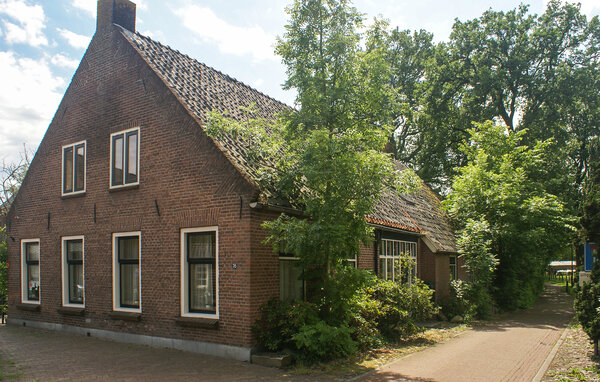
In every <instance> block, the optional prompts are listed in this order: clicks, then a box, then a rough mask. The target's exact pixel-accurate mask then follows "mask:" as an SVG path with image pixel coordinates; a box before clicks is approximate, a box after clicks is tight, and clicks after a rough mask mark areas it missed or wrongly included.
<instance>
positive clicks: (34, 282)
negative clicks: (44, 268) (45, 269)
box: [27, 264, 40, 301]
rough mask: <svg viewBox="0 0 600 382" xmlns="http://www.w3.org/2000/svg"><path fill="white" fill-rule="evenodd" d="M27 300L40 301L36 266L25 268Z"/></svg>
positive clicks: (37, 266) (38, 268)
mask: <svg viewBox="0 0 600 382" xmlns="http://www.w3.org/2000/svg"><path fill="white" fill-rule="evenodd" d="M27 299H28V300H36V301H39V299H40V266H39V265H37V264H36V265H28V266H27Z"/></svg>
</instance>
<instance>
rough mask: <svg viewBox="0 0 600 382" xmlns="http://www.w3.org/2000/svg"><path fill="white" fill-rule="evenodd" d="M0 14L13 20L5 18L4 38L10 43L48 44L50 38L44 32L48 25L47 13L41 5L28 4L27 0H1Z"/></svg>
mask: <svg viewBox="0 0 600 382" xmlns="http://www.w3.org/2000/svg"><path fill="white" fill-rule="evenodd" d="M0 14H4V15H6V16H8V17H9V18H10V19H12V21H13V22H9V21H7V20H3V24H4V34H5V36H4V38H5V39H6V41H7V42H8V43H10V44H21V43H22V44H28V45H31V46H42V45H43V46H45V45H48V39H47V38H46V36H45V35H44V33H43V32H42V30H43V29H44V28H45V27H46V15H45V14H44V9H43V8H42V6H41V5H37V4H36V5H28V4H27V3H26V2H25V0H0Z"/></svg>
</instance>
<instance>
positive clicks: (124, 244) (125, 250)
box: [118, 236, 140, 260]
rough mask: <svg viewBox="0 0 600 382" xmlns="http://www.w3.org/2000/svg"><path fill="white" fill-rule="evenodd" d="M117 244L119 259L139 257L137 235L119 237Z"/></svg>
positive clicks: (135, 258) (136, 258)
mask: <svg viewBox="0 0 600 382" xmlns="http://www.w3.org/2000/svg"><path fill="white" fill-rule="evenodd" d="M118 245H119V260H138V259H139V254H140V251H139V248H140V246H139V237H138V236H131V237H120V238H119V241H118Z"/></svg>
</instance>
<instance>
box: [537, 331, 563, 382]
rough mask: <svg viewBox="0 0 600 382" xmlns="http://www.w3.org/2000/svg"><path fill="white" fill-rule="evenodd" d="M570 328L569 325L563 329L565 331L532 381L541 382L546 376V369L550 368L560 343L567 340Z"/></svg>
mask: <svg viewBox="0 0 600 382" xmlns="http://www.w3.org/2000/svg"><path fill="white" fill-rule="evenodd" d="M568 329H569V328H568V327H566V328H564V329H563V332H562V334H561V336H560V338H559V339H558V341H556V343H555V344H554V347H553V348H552V350H551V351H550V353H549V354H548V356H547V357H546V360H545V361H544V363H543V364H542V366H541V367H540V369H539V370H538V372H537V374H536V375H535V377H533V379H532V380H531V382H540V381H541V380H542V378H544V374H546V371H547V370H548V367H550V363H551V362H552V360H553V359H554V357H555V356H556V353H558V349H559V348H560V345H562V343H563V342H564V341H565V337H566V336H567V330H568Z"/></svg>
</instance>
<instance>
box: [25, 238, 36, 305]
mask: <svg viewBox="0 0 600 382" xmlns="http://www.w3.org/2000/svg"><path fill="white" fill-rule="evenodd" d="M21 301H22V302H25V303H33V304H39V303H40V239H25V240H21Z"/></svg>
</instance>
